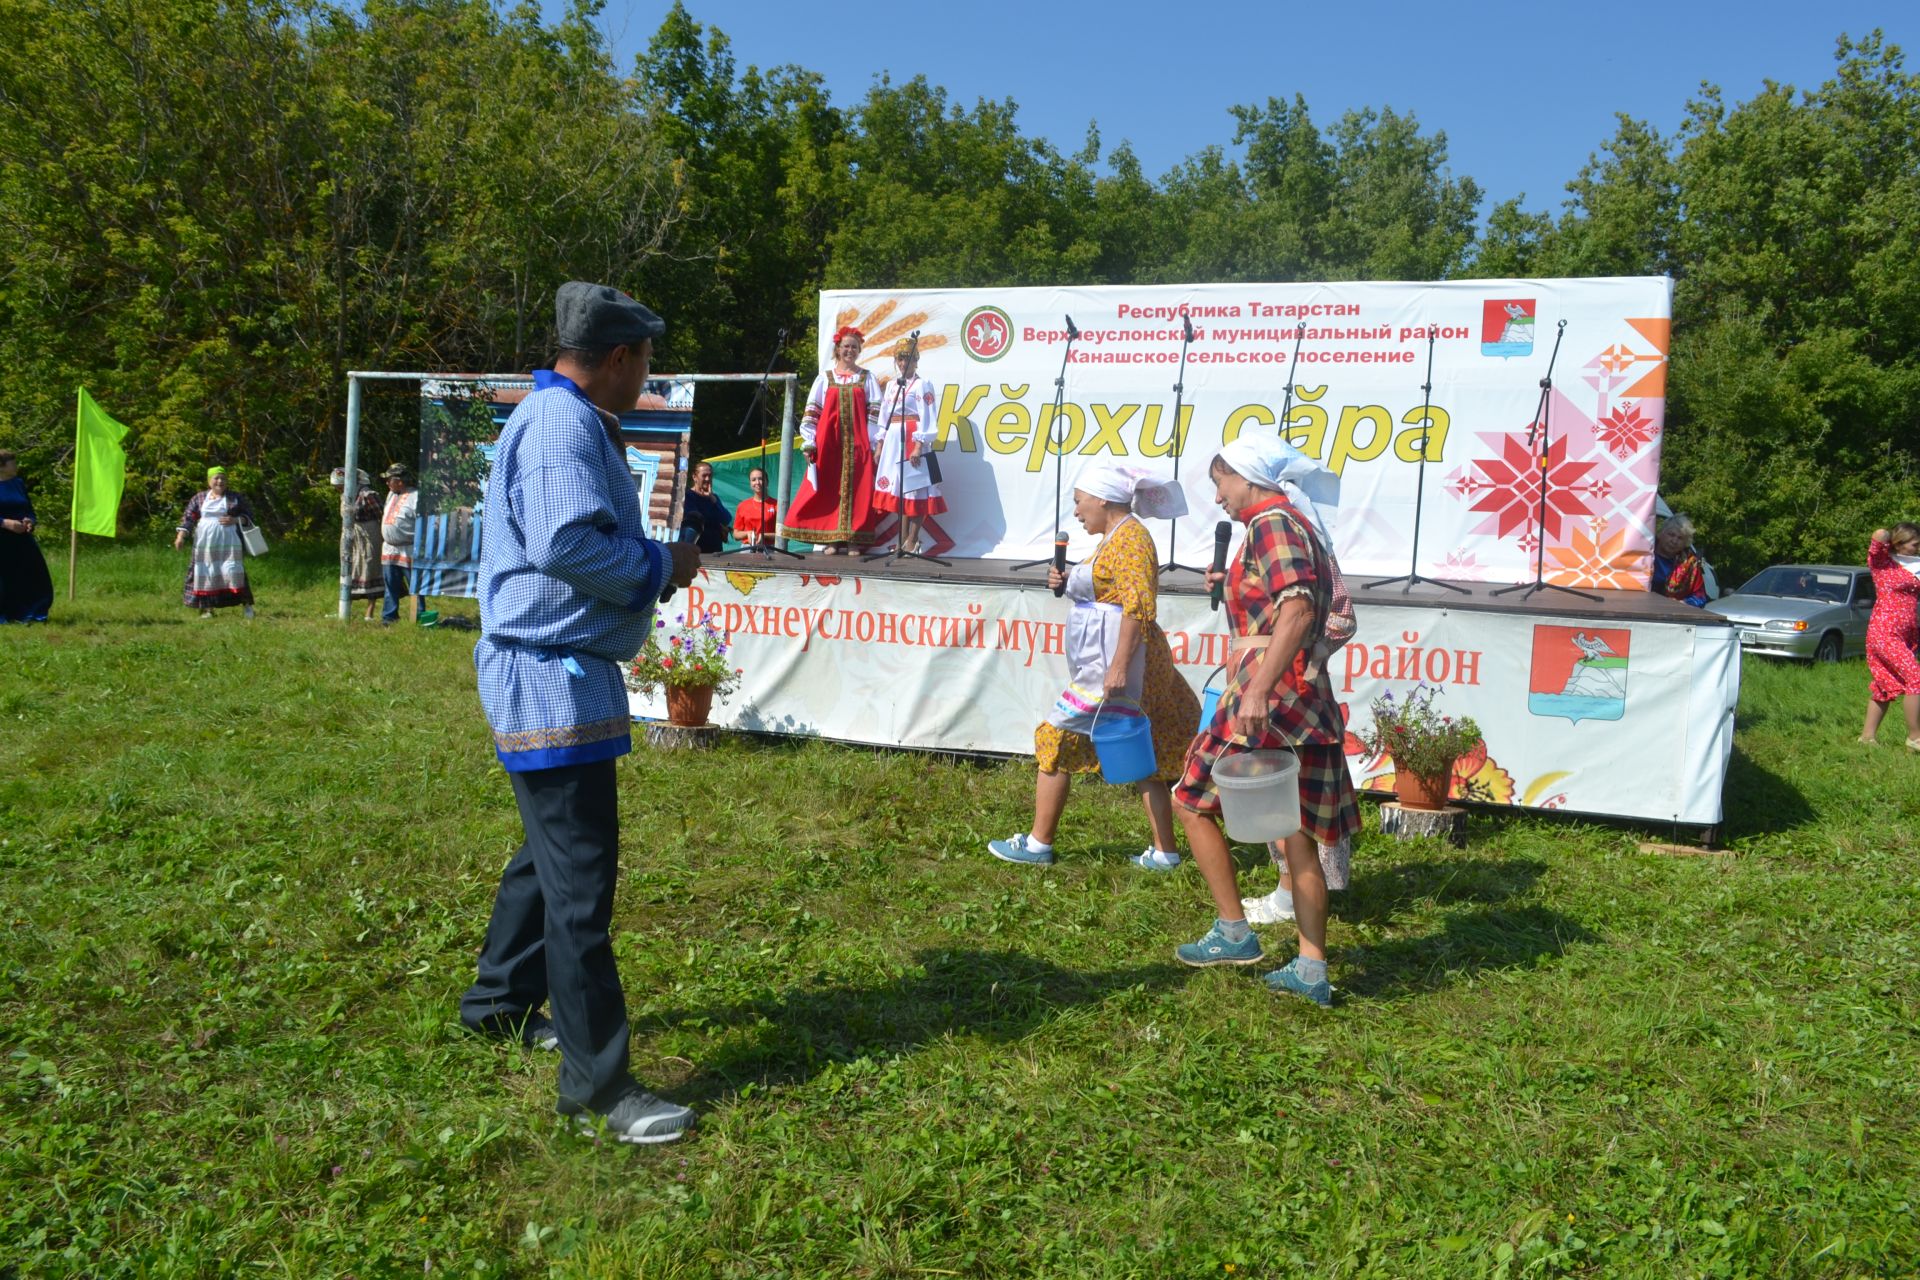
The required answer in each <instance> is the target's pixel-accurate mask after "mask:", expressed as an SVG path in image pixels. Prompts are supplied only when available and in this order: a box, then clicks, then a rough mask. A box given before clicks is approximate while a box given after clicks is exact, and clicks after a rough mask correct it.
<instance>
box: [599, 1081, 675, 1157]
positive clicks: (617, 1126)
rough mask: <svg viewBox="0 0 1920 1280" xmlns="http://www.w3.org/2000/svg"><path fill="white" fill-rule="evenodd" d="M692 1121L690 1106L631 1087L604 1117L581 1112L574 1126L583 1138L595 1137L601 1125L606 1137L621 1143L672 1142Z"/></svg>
mask: <svg viewBox="0 0 1920 1280" xmlns="http://www.w3.org/2000/svg"><path fill="white" fill-rule="evenodd" d="M695 1119H696V1117H695V1115H694V1112H693V1109H692V1108H691V1107H683V1106H681V1105H679V1104H678V1103H675V1102H668V1101H667V1100H666V1099H665V1098H656V1097H654V1096H653V1095H652V1094H650V1093H648V1092H647V1091H646V1090H645V1089H641V1088H638V1087H635V1088H634V1089H633V1090H631V1091H630V1092H628V1093H624V1094H622V1095H621V1096H620V1100H619V1101H618V1102H616V1103H614V1104H613V1106H612V1107H611V1108H610V1109H608V1111H607V1112H606V1113H605V1114H604V1115H601V1114H597V1113H595V1112H592V1111H581V1112H578V1113H576V1114H575V1116H574V1123H575V1125H577V1126H578V1127H579V1130H580V1132H581V1134H582V1136H584V1137H589V1138H593V1137H598V1136H599V1135H600V1132H601V1126H602V1124H603V1123H604V1125H605V1129H606V1132H607V1134H608V1135H609V1136H610V1137H612V1138H615V1139H617V1140H618V1141H621V1142H639V1143H648V1144H651V1143H656V1142H672V1141H673V1140H674V1139H675V1138H678V1137H680V1135H682V1134H684V1133H685V1132H686V1131H687V1130H689V1129H691V1128H693V1122H694V1120H695Z"/></svg>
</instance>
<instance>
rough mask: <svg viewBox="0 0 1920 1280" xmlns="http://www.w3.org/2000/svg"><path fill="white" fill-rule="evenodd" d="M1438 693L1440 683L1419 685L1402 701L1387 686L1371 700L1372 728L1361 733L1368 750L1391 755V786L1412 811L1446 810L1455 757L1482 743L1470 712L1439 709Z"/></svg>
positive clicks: (1375, 753)
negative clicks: (1459, 713) (1449, 712)
mask: <svg viewBox="0 0 1920 1280" xmlns="http://www.w3.org/2000/svg"><path fill="white" fill-rule="evenodd" d="M1439 696H1440V688H1439V686H1438V685H1429V684H1417V685H1415V686H1414V687H1413V689H1412V691H1411V692H1409V693H1408V694H1407V696H1406V697H1405V698H1402V699H1399V700H1398V701H1396V700H1395V699H1394V696H1393V693H1392V691H1391V690H1389V691H1388V692H1386V693H1383V694H1381V695H1380V696H1379V697H1377V698H1375V699H1374V700H1373V727H1372V728H1370V729H1368V730H1367V731H1366V732H1365V733H1363V734H1361V735H1360V741H1361V742H1362V743H1363V744H1364V745H1365V747H1366V749H1367V750H1368V751H1369V752H1371V753H1372V754H1374V755H1384V756H1391V757H1392V758H1393V790H1394V793H1395V794H1396V795H1397V796H1398V797H1399V799H1400V803H1401V804H1402V805H1404V806H1405V807H1407V808H1409V809H1442V808H1445V807H1446V803H1447V793H1448V791H1449V790H1451V789H1452V784H1453V764H1454V761H1456V760H1458V759H1459V758H1460V757H1461V756H1463V755H1466V754H1467V753H1468V752H1470V751H1473V750H1475V749H1477V748H1478V747H1479V746H1480V744H1481V742H1482V741H1483V739H1482V737H1481V734H1480V726H1479V725H1477V724H1475V723H1474V722H1473V717H1472V716H1450V715H1444V714H1442V713H1441V711H1440V709H1439V708H1438V707H1436V706H1435V705H1434V699H1436V698H1438V697H1439Z"/></svg>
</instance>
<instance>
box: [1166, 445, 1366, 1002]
mask: <svg viewBox="0 0 1920 1280" xmlns="http://www.w3.org/2000/svg"><path fill="white" fill-rule="evenodd" d="M1208 473H1209V474H1210V475H1211V476H1212V478H1213V481H1214V487H1215V492H1216V496H1217V499H1218V501H1219V503H1220V505H1221V506H1222V507H1224V508H1226V511H1227V514H1228V515H1230V516H1231V517H1233V518H1234V519H1235V520H1238V521H1240V522H1241V523H1242V524H1245V525H1246V526H1247V533H1246V538H1245V540H1244V541H1243V543H1242V546H1241V551H1240V554H1239V556H1238V557H1237V558H1236V559H1235V561H1234V563H1233V566H1232V568H1231V570H1230V571H1229V572H1227V573H1226V574H1223V575H1213V574H1209V575H1208V577H1209V580H1211V581H1220V580H1221V579H1224V582H1225V603H1226V606H1227V616H1228V622H1229V624H1230V629H1231V632H1232V639H1231V642H1230V645H1229V655H1228V663H1227V684H1226V688H1225V689H1224V690H1223V691H1222V693H1221V696H1220V704H1219V707H1218V708H1217V709H1216V710H1215V712H1214V717H1213V723H1212V724H1210V725H1206V726H1204V727H1203V728H1202V729H1201V731H1200V734H1199V736H1198V737H1196V738H1195V739H1194V740H1193V745H1192V747H1191V748H1190V749H1189V750H1188V752H1187V761H1186V771H1185V773H1184V775H1183V776H1182V777H1181V780H1180V784H1179V786H1177V787H1175V788H1174V792H1173V800H1174V804H1175V805H1176V806H1177V807H1178V809H1179V813H1180V821H1181V825H1182V826H1184V827H1185V828H1186V832H1187V845H1188V847H1189V848H1190V849H1191V850H1192V852H1193V859H1194V861H1195V862H1196V863H1197V864H1198V865H1199V867H1200V872H1201V874H1202V875H1203V876H1205V877H1206V881H1207V888H1208V890H1209V891H1210V892H1211V893H1212V895H1213V901H1214V907H1215V910H1216V912H1217V918H1216V919H1215V921H1214V924H1213V927H1212V928H1211V929H1209V930H1208V931H1207V933H1206V934H1205V936H1203V937H1202V938H1200V939H1199V940H1198V941H1196V942H1190V943H1187V944H1185V945H1183V946H1181V947H1178V948H1176V950H1175V953H1174V954H1175V957H1176V958H1177V959H1179V960H1180V961H1181V963H1183V964H1187V965H1192V966H1194V967H1196V968H1204V967H1208V966H1212V965H1220V964H1230V965H1251V964H1259V963H1260V962H1261V961H1262V960H1263V959H1265V956H1264V954H1263V953H1262V951H1261V948H1260V940H1259V939H1258V938H1256V937H1255V936H1254V935H1253V932H1252V929H1251V928H1250V926H1249V925H1248V922H1247V918H1246V914H1245V910H1244V908H1243V906H1242V902H1241V898H1240V891H1239V886H1238V884H1237V882H1236V880H1235V876H1234V868H1233V859H1232V856H1231V854H1230V853H1229V852H1228V850H1227V841H1226V837H1225V835H1224V834H1223V833H1222V832H1221V829H1220V827H1219V824H1218V821H1217V815H1218V814H1219V812H1220V796H1219V792H1218V790H1217V789H1216V788H1215V786H1214V784H1213V769H1214V766H1215V765H1217V764H1218V763H1219V762H1220V761H1221V760H1222V759H1223V758H1225V757H1226V756H1229V755H1235V754H1238V753H1241V752H1245V751H1255V750H1272V749H1290V750H1292V751H1293V753H1294V754H1295V755H1297V756H1298V757H1299V760H1300V830H1299V831H1297V832H1295V833H1294V834H1293V835H1291V836H1288V837H1287V839H1286V841H1285V849H1286V860H1287V872H1288V880H1289V883H1290V884H1291V887H1292V896H1293V903H1292V909H1293V911H1294V914H1295V918H1296V919H1297V921H1298V922H1299V938H1300V946H1299V954H1298V955H1297V956H1296V957H1295V958H1294V959H1293V960H1292V961H1290V962H1289V963H1288V964H1286V965H1285V966H1283V967H1282V968H1279V969H1276V970H1274V971H1273V972H1271V973H1269V974H1268V975H1267V977H1266V981H1267V986H1268V987H1269V988H1270V989H1272V990H1273V991H1275V992H1276V993H1288V994H1292V995H1297V996H1301V997H1303V998H1305V999H1307V1000H1310V1001H1312V1002H1313V1003H1315V1004H1318V1005H1323V1006H1324V1005H1328V1004H1331V1003H1332V1002H1333V987H1332V985H1331V984H1330V983H1329V982H1328V980H1327V952H1326V931H1327V879H1326V873H1325V872H1324V871H1323V870H1322V868H1321V865H1320V852H1319V849H1318V847H1317V846H1318V845H1328V846H1334V847H1338V846H1339V844H1340V842H1341V841H1342V840H1344V839H1348V838H1350V837H1351V836H1353V835H1354V834H1355V833H1356V832H1358V831H1359V829H1360V810H1359V806H1358V804H1357V803H1356V800H1355V797H1354V791H1353V781H1352V779H1351V778H1350V777H1349V776H1348V774H1347V765H1346V758H1345V754H1344V752H1343V751H1342V749H1341V743H1342V741H1343V738H1344V734H1345V729H1344V726H1343V725H1342V724H1341V720H1340V705H1339V703H1338V702H1337V701H1336V700H1335V698H1334V695H1333V685H1332V683H1331V681H1330V680H1329V679H1328V677H1327V671H1326V663H1325V660H1324V659H1325V655H1326V654H1327V653H1328V652H1330V651H1331V647H1332V646H1333V645H1334V644H1335V643H1337V642H1341V641H1343V640H1344V638H1345V637H1344V636H1342V635H1340V634H1339V631H1340V629H1341V626H1340V625H1336V621H1337V620H1336V618H1335V613H1336V606H1335V603H1334V583H1335V580H1336V575H1335V570H1334V560H1333V554H1332V550H1331V547H1332V542H1331V540H1330V539H1329V537H1328V536H1327V531H1326V526H1325V524H1324V522H1323V520H1322V517H1321V509H1322V508H1330V507H1333V506H1335V505H1337V504H1338V502H1339V497H1340V482H1339V478H1338V477H1337V476H1335V475H1334V474H1333V473H1332V472H1330V471H1328V470H1327V469H1326V468H1325V467H1323V466H1321V465H1320V464H1319V463H1318V462H1315V461H1314V460H1313V459H1311V458H1309V457H1307V456H1306V455H1305V454H1303V453H1301V452H1300V451H1299V450H1298V449H1295V448H1293V447H1292V446H1291V445H1289V444H1286V443H1285V442H1284V441H1281V440H1279V439H1277V438H1275V437H1271V436H1264V435H1263V436H1259V437H1257V438H1256V437H1253V436H1252V435H1251V433H1249V434H1248V435H1242V436H1241V437H1240V438H1239V439H1237V440H1235V441H1234V442H1233V443H1232V444H1229V445H1227V446H1226V447H1224V448H1223V449H1221V451H1220V453H1219V454H1218V455H1217V456H1216V457H1215V458H1214V459H1213V462H1212V464H1211V465H1210V466H1209V468H1208ZM1348 634H1350V632H1349V633H1348Z"/></svg>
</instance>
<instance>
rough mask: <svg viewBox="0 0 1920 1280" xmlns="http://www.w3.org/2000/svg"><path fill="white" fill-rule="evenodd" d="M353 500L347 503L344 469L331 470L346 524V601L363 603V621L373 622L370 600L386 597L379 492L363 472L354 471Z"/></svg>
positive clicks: (345, 470)
mask: <svg viewBox="0 0 1920 1280" xmlns="http://www.w3.org/2000/svg"><path fill="white" fill-rule="evenodd" d="M354 474H355V480H356V483H355V485H354V495H353V501H352V502H348V501H347V494H346V490H347V469H346V468H345V467H335V468H334V469H333V478H332V484H333V487H334V488H336V489H338V490H340V516H341V518H342V520H343V521H347V522H350V532H349V534H348V538H349V542H350V545H349V547H348V549H347V598H348V599H349V600H365V601H366V602H367V613H366V620H367V621H368V622H372V621H373V609H374V601H376V600H379V599H380V598H381V597H383V596H384V595H386V592H387V584H386V581H385V579H384V577H383V576H382V574H381V568H380V515H381V511H382V508H383V506H384V504H383V502H382V500H381V495H380V491H379V490H378V489H376V488H374V487H373V480H372V479H371V478H370V477H369V476H368V475H367V473H366V472H364V471H360V470H358V469H357V468H356V469H355V473H354Z"/></svg>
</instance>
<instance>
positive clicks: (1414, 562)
mask: <svg viewBox="0 0 1920 1280" xmlns="http://www.w3.org/2000/svg"><path fill="white" fill-rule="evenodd" d="M1437 336H1439V330H1438V328H1437V327H1436V326H1434V325H1428V326H1427V380H1426V381H1425V382H1423V383H1421V384H1420V391H1421V393H1422V395H1423V396H1424V398H1423V399H1422V400H1421V402H1420V425H1421V431H1420V474H1419V478H1418V479H1417V480H1415V481H1414V485H1415V488H1414V491H1413V554H1412V555H1411V556H1410V557H1409V563H1408V565H1407V571H1406V572H1405V573H1403V574H1401V575H1400V576H1399V577H1397V578H1382V579H1380V581H1378V582H1367V583H1362V584H1361V587H1360V589H1361V590H1362V591H1371V590H1372V589H1373V588H1375V587H1384V586H1386V585H1388V584H1389V583H1393V582H1404V583H1406V584H1407V585H1406V586H1404V587H1402V588H1400V594H1401V595H1406V594H1407V593H1408V592H1409V591H1412V590H1413V588H1414V586H1415V585H1416V584H1418V583H1422V582H1425V583H1429V584H1431V585H1433V586H1436V587H1445V588H1446V589H1447V590H1448V591H1458V592H1459V593H1460V594H1461V595H1463V596H1465V595H1472V594H1473V593H1472V592H1470V591H1468V590H1467V589H1466V588H1465V587H1462V586H1456V585H1455V584H1453V583H1451V582H1442V581H1440V579H1438V578H1429V577H1427V576H1426V575H1425V574H1423V573H1421V572H1420V510H1421V505H1422V502H1423V500H1424V499H1425V498H1426V494H1427V442H1428V441H1430V440H1432V439H1433V416H1432V414H1433V340H1434V338H1436V337H1437Z"/></svg>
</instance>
